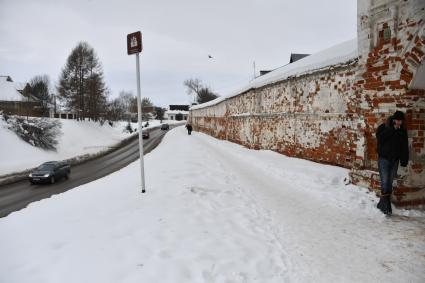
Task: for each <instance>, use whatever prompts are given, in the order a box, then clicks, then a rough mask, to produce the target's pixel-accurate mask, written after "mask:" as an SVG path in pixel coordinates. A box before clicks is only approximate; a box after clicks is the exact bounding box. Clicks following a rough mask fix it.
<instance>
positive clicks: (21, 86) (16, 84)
mask: <svg viewBox="0 0 425 283" xmlns="http://www.w3.org/2000/svg"><path fill="white" fill-rule="evenodd" d="M13 84H14V85H15V88H16V90H18V91H22V90H24V88H25V86H26V85H27V84H26V83H16V82H14V83H13Z"/></svg>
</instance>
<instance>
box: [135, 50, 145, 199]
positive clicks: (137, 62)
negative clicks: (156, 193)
mask: <svg viewBox="0 0 425 283" xmlns="http://www.w3.org/2000/svg"><path fill="white" fill-rule="evenodd" d="M136 70H137V71H136V73H137V116H138V122H139V152H140V171H141V172H140V174H141V178H142V193H145V192H146V190H145V167H144V165H143V136H142V98H141V94H140V66H139V53H136Z"/></svg>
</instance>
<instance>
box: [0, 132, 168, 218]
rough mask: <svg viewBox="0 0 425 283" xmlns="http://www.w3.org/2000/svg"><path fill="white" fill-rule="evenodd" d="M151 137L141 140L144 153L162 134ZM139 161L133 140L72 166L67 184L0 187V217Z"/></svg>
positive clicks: (152, 146)
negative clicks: (102, 154)
mask: <svg viewBox="0 0 425 283" xmlns="http://www.w3.org/2000/svg"><path fill="white" fill-rule="evenodd" d="M150 133H151V136H150V138H149V139H148V140H144V144H143V147H144V152H145V153H148V152H150V151H151V150H152V149H154V148H155V147H156V146H157V145H158V144H159V143H160V142H161V140H162V137H163V136H164V134H165V132H164V131H161V130H160V129H159V128H157V129H152V130H151V131H150ZM138 158H139V140H138V139H137V137H136V139H133V140H132V141H130V143H129V144H127V145H125V146H123V147H121V148H118V149H116V150H114V151H112V152H110V153H108V154H106V155H104V156H100V157H98V158H95V159H92V160H89V161H87V162H84V163H82V164H78V165H75V166H72V169H71V171H72V174H71V177H70V179H69V180H59V181H58V182H56V183H55V184H48V185H47V184H38V185H31V184H30V183H29V182H28V180H26V179H25V180H23V181H19V182H16V183H12V184H6V185H1V186H0V217H4V216H7V215H8V214H9V213H11V212H13V211H17V210H20V209H23V208H25V207H26V206H27V205H28V204H29V203H31V202H34V201H39V200H41V199H45V198H48V197H50V196H52V195H54V194H60V193H63V192H66V191H68V190H70V189H72V188H75V187H78V186H81V185H83V184H86V183H89V182H92V181H94V180H96V179H99V178H102V177H104V176H106V175H108V174H111V173H113V172H115V171H117V170H119V169H121V168H123V167H125V166H127V165H128V164H130V163H131V162H133V161H135V160H137V159H138Z"/></svg>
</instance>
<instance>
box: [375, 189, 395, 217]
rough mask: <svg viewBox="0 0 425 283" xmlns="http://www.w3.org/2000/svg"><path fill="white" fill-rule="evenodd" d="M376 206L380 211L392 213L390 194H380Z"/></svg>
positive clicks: (387, 213)
mask: <svg viewBox="0 0 425 283" xmlns="http://www.w3.org/2000/svg"><path fill="white" fill-rule="evenodd" d="M377 207H378V208H379V209H380V210H381V211H382V213H384V214H386V215H391V214H392V213H393V210H392V208H391V194H385V195H381V198H380V199H379V202H378V206H377Z"/></svg>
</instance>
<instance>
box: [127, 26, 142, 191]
mask: <svg viewBox="0 0 425 283" xmlns="http://www.w3.org/2000/svg"><path fill="white" fill-rule="evenodd" d="M140 52H142V33H141V32H140V31H138V32H134V33H130V34H128V35H127V54H128V55H132V54H136V75H137V117H138V123H139V127H138V128H139V153H140V174H141V181H142V193H145V192H146V188H145V168H144V162H143V137H142V98H141V94H140V64H139V53H140Z"/></svg>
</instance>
